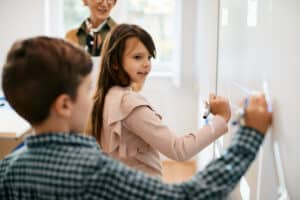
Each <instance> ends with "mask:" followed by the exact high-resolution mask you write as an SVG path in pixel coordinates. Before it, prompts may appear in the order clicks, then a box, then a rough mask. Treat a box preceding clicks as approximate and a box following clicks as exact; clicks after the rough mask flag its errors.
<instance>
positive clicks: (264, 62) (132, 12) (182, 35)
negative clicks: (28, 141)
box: [0, 0, 300, 200]
mask: <svg viewBox="0 0 300 200" xmlns="http://www.w3.org/2000/svg"><path fill="white" fill-rule="evenodd" d="M299 10H300V1H299V0H285V1H283V0H260V1H259V0H244V1H236V0H184V1H183V0H145V1H138V0H118V4H117V5H116V7H115V8H114V10H113V11H112V17H113V18H114V19H115V20H116V21H117V22H118V23H123V22H124V23H134V24H138V25H140V26H142V27H143V28H145V29H146V30H147V31H149V33H150V34H151V35H152V36H153V38H154V41H155V43H156V44H157V49H158V50H157V58H156V59H155V60H154V61H153V69H152V72H151V74H150V75H149V78H148V80H147V82H146V84H145V86H144V88H143V90H142V91H141V94H142V95H143V96H145V97H146V98H147V99H148V100H149V101H150V102H151V103H152V104H153V106H154V107H155V109H156V110H158V111H159V113H160V114H161V115H162V116H163V121H164V123H165V124H167V125H168V126H169V127H170V128H171V129H172V130H174V132H176V133H177V134H178V135H182V134H187V133H190V132H193V131H195V130H197V129H199V128H200V127H202V126H203V124H204V123H205V122H204V120H203V118H202V114H203V108H204V101H205V100H206V99H207V98H208V94H209V93H211V92H213V93H216V94H218V95H223V96H226V97H228V98H229V101H230V104H231V107H232V112H233V113H235V112H236V110H237V108H236V107H238V105H239V102H238V100H239V99H241V97H245V96H247V95H249V93H251V92H253V91H264V92H267V93H269V95H270V97H271V102H272V111H273V114H274V117H273V123H272V127H271V128H270V129H269V134H268V135H267V137H266V139H265V141H264V144H263V146H262V147H261V149H260V152H259V154H258V156H257V158H256V160H255V161H254V163H253V164H252V165H251V167H250V169H249V170H248V172H247V173H246V175H245V176H244V177H243V178H242V180H241V181H240V183H239V185H238V186H237V187H236V188H235V190H234V191H233V192H232V194H231V196H230V199H233V200H236V199H237V200H239V199H243V200H250V199H251V200H252V199H253V200H265V199H270V200H273V199H274V200H276V199H281V200H288V199H295V200H296V199H300V191H299V190H298V185H299V184H300V175H299V172H298V169H299V168H300V160H299V158H298V156H297V155H298V154H300V150H299V148H298V145H299V144H300V142H299V138H300V137H299V135H298V131H299V128H298V123H299V122H300V121H299V113H300V107H299V106H298V103H299V100H300V93H299V91H300V84H299V78H298V77H299V74H300V67H299V65H300V56H299V52H300V38H299V35H300V23H299V22H300V13H299ZM87 15H88V11H87V8H85V7H84V6H83V5H82V1H81V0H26V1H17V0H1V1H0V16H1V17H0V22H1V25H0V37H1V38H2V39H1V42H0V49H1V51H0V64H1V67H2V66H3V63H4V61H5V56H6V53H7V52H8V50H9V48H10V46H11V45H12V43H13V42H14V41H15V40H17V39H19V38H26V37H32V36H37V35H47V36H53V37H60V38H63V37H64V35H65V33H66V31H67V30H68V29H70V28H74V27H76V26H77V25H78V24H80V23H81V21H82V20H83V19H85V17H87ZM93 61H94V67H95V68H96V70H97V64H98V59H97V58H93ZM95 73H96V72H95ZM0 74H1V68H0ZM0 81H1V77H0ZM297 82H298V83H297ZM3 96H4V95H3V92H2V89H1V88H0V159H3V158H4V157H5V156H6V155H7V154H9V153H10V152H11V151H13V149H15V148H16V147H17V146H18V145H19V144H20V143H21V142H22V141H23V140H24V138H25V137H26V136H28V135H29V134H32V130H31V128H30V125H29V124H28V122H26V121H25V120H24V119H22V118H21V117H20V116H18V115H17V114H16V113H15V112H14V111H13V110H12V109H11V107H9V105H7V102H5V100H4V99H3ZM233 115H234V114H233ZM235 130H236V127H234V126H230V128H229V131H228V133H227V134H225V136H223V137H221V138H220V139H218V140H217V141H216V142H214V143H213V144H211V145H209V146H208V147H206V148H205V149H204V150H203V151H201V152H200V153H199V154H197V155H196V156H195V157H193V158H192V159H191V160H189V161H185V162H175V161H172V160H170V159H169V158H166V157H163V180H164V181H166V182H168V183H179V182H183V181H185V180H189V179H190V178H191V177H192V176H193V175H194V174H195V173H196V172H197V171H199V170H201V169H203V168H204V167H205V166H206V165H207V164H208V163H209V162H210V161H211V160H212V159H214V158H217V157H218V156H219V155H220V154H221V153H222V152H223V151H224V150H225V149H226V147H227V146H228V145H229V142H230V139H231V138H232V136H233V134H234V132H235Z"/></svg>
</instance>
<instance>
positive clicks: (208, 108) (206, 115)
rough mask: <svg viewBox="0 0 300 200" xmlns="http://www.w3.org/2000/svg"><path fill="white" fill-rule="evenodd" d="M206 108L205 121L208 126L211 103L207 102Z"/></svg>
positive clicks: (204, 112)
mask: <svg viewBox="0 0 300 200" xmlns="http://www.w3.org/2000/svg"><path fill="white" fill-rule="evenodd" d="M204 103H205V107H204V111H203V116H202V117H203V119H204V120H205V124H206V125H207V124H208V116H209V114H210V105H209V102H207V101H205V102H204Z"/></svg>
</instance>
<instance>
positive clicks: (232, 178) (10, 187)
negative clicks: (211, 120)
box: [0, 127, 263, 200]
mask: <svg viewBox="0 0 300 200" xmlns="http://www.w3.org/2000/svg"><path fill="white" fill-rule="evenodd" d="M262 141H263V136H262V135H261V134H259V133H257V132H256V131H255V130H253V129H250V128H246V127H242V128H240V129H239V130H238V132H237V134H235V136H234V139H233V141H232V144H231V145H230V147H229V148H228V149H227V151H226V152H225V153H224V154H223V156H221V157H220V158H219V159H217V160H215V161H213V162H211V163H210V164H209V165H208V166H207V167H206V168H205V169H204V170H203V171H201V172H198V173H197V174H196V175H195V176H194V177H193V178H192V179H191V180H190V181H188V182H185V183H181V184H166V183H163V182H162V181H161V180H160V179H158V178H154V177H149V176H148V175H146V174H144V173H142V172H138V171H135V170H132V169H130V168H129V167H126V166H125V165H123V164H121V163H119V162H118V161H116V160H113V159H112V158H110V157H108V156H106V155H105V154H103V153H102V152H101V150H100V149H99V146H98V145H97V143H96V141H95V140H94V139H93V138H90V137H85V136H82V135H79V134H63V133H46V134H42V135H37V136H30V137H28V138H27V139H26V141H25V142H26V147H24V148H23V149H20V150H19V151H17V152H15V153H13V154H11V155H9V156H7V157H6V158H5V159H4V160H2V161H1V162H0V199H7V200H10V199H30V200H34V199H109V200H113V199H132V200H133V199H143V200H147V199H152V200H154V199H158V200H161V199H172V200H176V199H225V198H226V196H227V195H228V194H229V193H230V191H231V190H232V189H233V188H234V186H235V185H236V184H237V183H238V181H239V179H240V178H241V176H242V175H243V174H244V173H245V171H246V170H247V168H248V166H249V165H250V163H251V162H252V161H253V160H254V158H255V155H256V153H257V151H258V149H259V147H260V145H261V143H262Z"/></svg>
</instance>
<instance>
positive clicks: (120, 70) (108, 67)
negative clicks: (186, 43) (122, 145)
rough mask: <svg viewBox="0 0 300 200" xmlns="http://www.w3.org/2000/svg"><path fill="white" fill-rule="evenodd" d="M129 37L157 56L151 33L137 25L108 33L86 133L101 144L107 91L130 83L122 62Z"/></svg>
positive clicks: (118, 28) (119, 28) (126, 25)
mask: <svg viewBox="0 0 300 200" xmlns="http://www.w3.org/2000/svg"><path fill="white" fill-rule="evenodd" d="M129 38H137V39H138V40H139V41H140V42H141V43H143V45H144V46H145V47H146V49H147V50H148V51H149V53H150V55H151V56H152V57H155V54H156V49H155V45H154V42H153V39H152V37H151V35H150V34H149V33H148V32H146V31H145V30H144V29H143V28H141V27H139V26H137V25H134V24H119V25H117V26H116V27H115V28H114V29H113V30H112V31H111V32H110V33H109V34H108V37H107V38H106V39H105V42H104V45H103V49H102V53H101V63H100V74H99V77H98V82H97V89H96V93H95V95H94V105H93V108H92V113H91V117H90V120H89V123H88V126H87V128H86V133H88V134H90V135H93V136H94V137H95V138H96V139H97V141H98V142H99V144H101V143H100V139H101V130H102V125H103V117H102V115H103V109H104V100H105V96H106V94H107V92H108V91H109V89H110V88H111V87H113V86H122V87H126V86H129V85H130V77H129V75H128V74H127V72H126V71H125V69H124V66H123V63H122V59H123V54H124V51H125V46H126V41H127V40H128V39H129ZM116 68H117V70H116Z"/></svg>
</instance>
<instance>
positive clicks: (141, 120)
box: [122, 106, 227, 161]
mask: <svg viewBox="0 0 300 200" xmlns="http://www.w3.org/2000/svg"><path fill="white" fill-rule="evenodd" d="M178 123H180V122H178ZM122 124H123V126H124V127H125V128H126V129H128V130H130V131H131V132H132V133H134V134H136V135H138V136H139V137H140V138H142V139H143V140H144V141H145V142H146V143H148V144H150V145H151V146H152V147H153V148H154V149H156V150H158V151H159V152H160V153H162V154H164V155H165V156H167V157H169V158H171V159H173V160H177V161H184V160H188V159H190V158H192V157H193V156H195V155H196V154H197V153H198V152H199V151H201V150H202V149H203V148H205V147H206V146H208V145H209V144H211V143H212V142H213V141H214V140H216V139H217V138H218V137H220V136H221V135H223V134H224V133H225V132H226V131H227V124H226V122H225V120H224V119H223V118H222V117H220V116H215V117H214V118H213V119H212V123H211V124H210V125H208V126H204V127H203V128H201V129H199V130H198V131H196V132H195V133H189V134H185V135H182V136H178V135H177V134H176V133H174V132H172V131H171V130H170V129H169V128H168V127H167V126H166V125H164V124H163V123H162V120H161V119H160V118H159V117H158V116H157V115H156V113H155V112H154V111H153V110H152V109H150V108H149V107H148V106H139V107H136V108H135V109H134V110H133V111H132V112H131V113H130V114H129V115H128V116H127V117H126V118H125V119H124V120H123V123H122Z"/></svg>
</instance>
